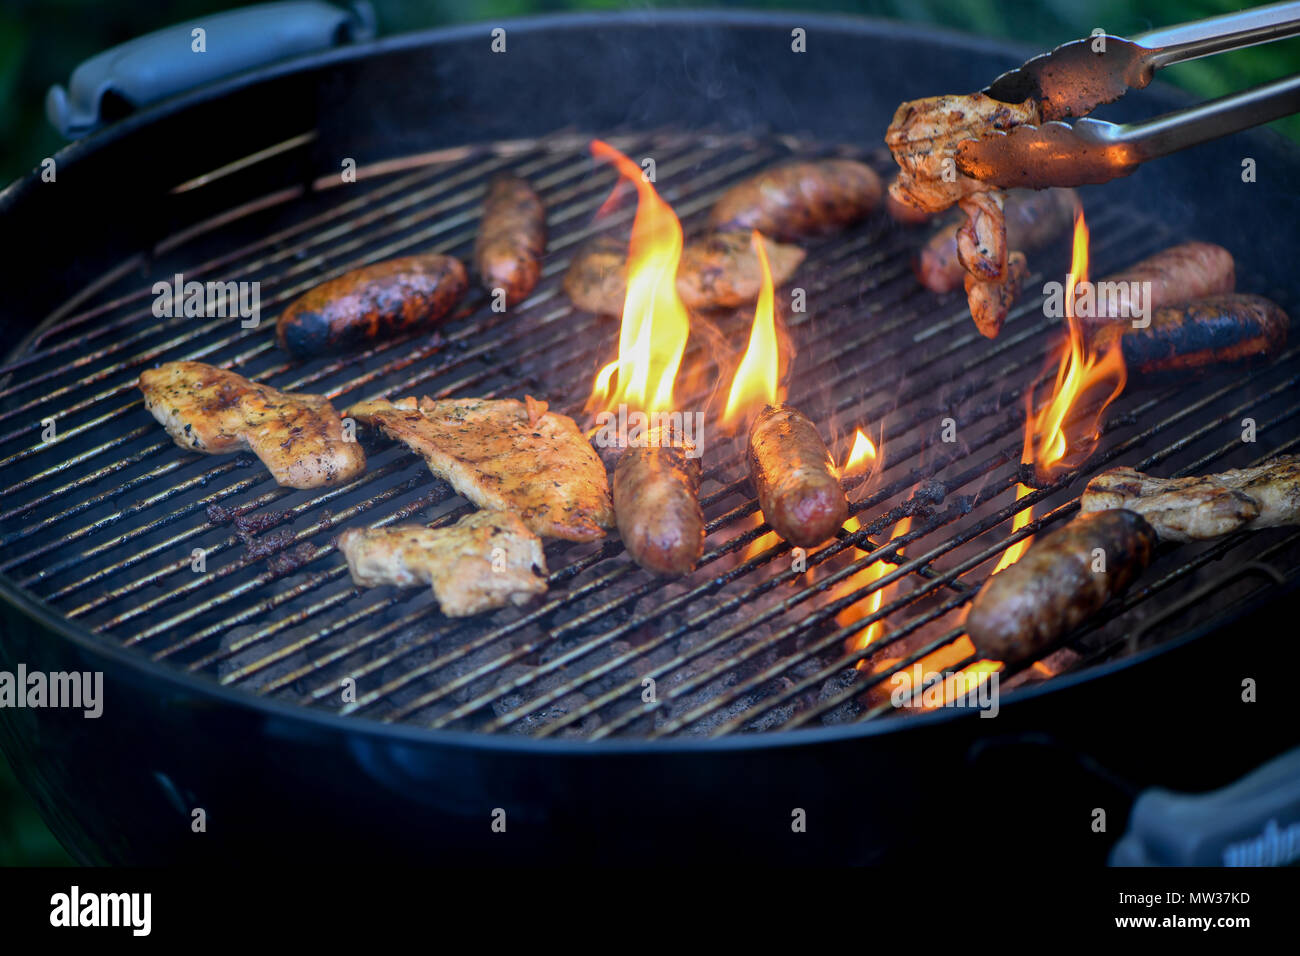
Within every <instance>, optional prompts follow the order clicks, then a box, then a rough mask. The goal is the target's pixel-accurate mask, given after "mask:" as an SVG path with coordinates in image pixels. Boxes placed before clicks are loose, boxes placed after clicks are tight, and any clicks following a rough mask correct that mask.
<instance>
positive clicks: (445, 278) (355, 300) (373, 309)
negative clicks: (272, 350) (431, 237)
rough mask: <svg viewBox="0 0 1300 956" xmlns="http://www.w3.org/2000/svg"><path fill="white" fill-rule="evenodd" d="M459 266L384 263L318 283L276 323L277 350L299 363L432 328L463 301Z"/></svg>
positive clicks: (424, 260) (447, 260)
mask: <svg viewBox="0 0 1300 956" xmlns="http://www.w3.org/2000/svg"><path fill="white" fill-rule="evenodd" d="M468 288H469V280H468V278H467V277H466V275H465V267H464V266H463V265H461V264H460V261H459V260H457V259H453V258H452V257H451V256H440V255H423V256H407V257H406V258H403V259H389V260H388V261H387V262H378V263H376V264H375V265H372V266H366V267H365V268H362V269H357V270H355V271H353V272H349V273H346V274H345V275H341V276H339V277H338V278H337V279H331V280H329V281H328V282H323V283H321V284H320V285H318V286H316V288H314V289H312V290H310V291H309V292H307V293H306V294H305V295H303V296H301V297H300V298H298V299H295V300H294V301H293V302H291V303H290V304H289V307H288V308H286V309H285V310H284V311H283V312H281V313H280V319H279V321H278V322H277V323H276V338H277V340H278V341H279V343H280V348H282V349H284V350H285V351H286V352H288V353H289V354H290V355H293V356H295V357H297V358H302V357H305V356H309V355H320V354H323V353H327V352H341V351H343V350H344V349H347V348H350V347H353V346H357V345H378V344H379V343H381V342H382V341H384V340H385V339H388V338H391V337H393V336H397V335H401V334H403V333H406V332H416V331H423V330H428V329H432V328H434V327H435V326H436V325H437V324H438V321H439V320H440V319H442V318H443V317H444V316H446V315H447V314H448V313H449V312H451V310H452V309H454V308H455V307H456V305H457V303H459V302H460V300H461V299H462V298H464V296H465V290H466V289H468Z"/></svg>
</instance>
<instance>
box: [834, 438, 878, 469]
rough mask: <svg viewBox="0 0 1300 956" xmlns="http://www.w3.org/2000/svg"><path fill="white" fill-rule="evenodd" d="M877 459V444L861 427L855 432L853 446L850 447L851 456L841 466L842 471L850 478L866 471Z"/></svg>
mask: <svg viewBox="0 0 1300 956" xmlns="http://www.w3.org/2000/svg"><path fill="white" fill-rule="evenodd" d="M875 460H876V446H875V444H874V443H873V442H872V441H871V439H870V438H868V437H867V436H866V435H865V434H864V433H863V431H862V429H861V428H859V429H857V430H856V431H855V432H854V435H853V447H852V448H850V449H849V457H848V459H847V460H846V461H845V462H844V465H843V467H841V468H840V473H841V474H842V475H843V476H844V477H845V478H848V477H849V476H851V475H854V474H857V473H858V472H862V471H866V470H867V468H868V466H870V465H872V464H873V463H874V462H875Z"/></svg>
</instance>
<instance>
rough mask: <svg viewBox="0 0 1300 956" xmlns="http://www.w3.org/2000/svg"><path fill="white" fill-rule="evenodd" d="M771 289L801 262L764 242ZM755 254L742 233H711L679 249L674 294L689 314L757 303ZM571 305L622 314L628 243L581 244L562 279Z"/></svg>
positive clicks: (797, 254) (798, 254)
mask: <svg viewBox="0 0 1300 956" xmlns="http://www.w3.org/2000/svg"><path fill="white" fill-rule="evenodd" d="M763 244H764V247H765V249H766V251H767V261H768V266H769V267H770V268H771V270H772V283H773V285H776V286H780V285H784V284H785V283H786V282H788V281H789V280H790V277H791V276H792V275H793V274H794V271H795V269H797V268H798V267H799V264H800V263H801V262H803V260H804V251H803V250H802V249H800V248H799V247H798V246H792V245H787V244H785V243H780V242H773V241H772V240H771V239H767V238H764V239H763ZM760 278H761V274H760V272H759V265H758V254H757V253H756V252H755V251H754V246H753V244H752V242H751V239H750V234H749V233H745V232H711V233H708V234H706V235H704V236H702V237H700V238H699V239H693V240H691V241H690V242H688V243H687V244H686V246H685V248H684V249H682V258H681V262H679V263H678V266H677V294H678V295H680V296H681V298H682V302H683V303H685V305H686V306H687V307H688V308H691V309H700V310H707V309H723V308H725V309H732V308H735V307H736V306H740V305H745V304H746V303H750V302H753V301H755V300H756V299H757V298H758V289H759V284H760ZM564 291H565V294H567V295H568V297H569V299H570V301H572V302H573V304H574V305H576V306H577V307H578V308H580V309H582V310H583V311H586V312H595V313H597V314H599V315H621V314H622V312H623V300H624V299H625V298H626V297H627V244H626V243H624V242H620V241H619V240H617V239H614V238H613V237H611V236H601V237H599V238H597V239H593V240H592V241H590V242H588V243H587V244H586V245H584V246H583V247H582V248H581V249H580V250H579V251H578V253H577V255H576V256H574V259H573V262H572V264H571V265H570V266H569V271H568V272H567V273H565V276H564Z"/></svg>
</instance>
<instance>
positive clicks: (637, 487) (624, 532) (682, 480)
mask: <svg viewBox="0 0 1300 956" xmlns="http://www.w3.org/2000/svg"><path fill="white" fill-rule="evenodd" d="M690 452H693V448H692V447H691V445H690V443H689V442H688V441H686V440H685V439H683V438H680V437H679V436H675V435H673V434H672V433H670V432H669V431H668V430H667V429H660V428H653V429H651V430H650V431H649V433H648V434H647V435H646V437H645V443H644V444H643V445H635V446H631V447H629V448H627V449H626V450H625V451H624V452H623V454H622V456H621V457H620V458H619V460H618V464H617V465H616V466H615V468H614V516H615V518H616V519H617V521H618V533H619V535H620V536H621V537H622V539H623V546H624V547H625V548H627V553H628V554H630V555H631V556H632V560H634V561H635V562H636V563H637V564H639V565H640V566H641V567H643V568H645V569H646V570H647V571H653V572H654V573H655V574H670V575H682V574H689V573H690V572H692V571H694V570H695V565H696V564H697V563H698V562H699V560H700V555H701V554H703V553H704V512H703V510H702V509H701V508H700V497H699V494H700V472H701V467H700V459H699V458H698V457H694V458H693V457H690V455H689V454H688V453H690Z"/></svg>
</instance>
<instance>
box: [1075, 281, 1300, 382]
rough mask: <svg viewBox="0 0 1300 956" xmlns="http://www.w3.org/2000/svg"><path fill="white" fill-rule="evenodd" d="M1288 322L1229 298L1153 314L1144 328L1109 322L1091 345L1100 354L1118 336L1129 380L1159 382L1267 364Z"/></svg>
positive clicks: (1257, 298) (1260, 305)
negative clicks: (1136, 376) (1136, 377)
mask: <svg viewBox="0 0 1300 956" xmlns="http://www.w3.org/2000/svg"><path fill="white" fill-rule="evenodd" d="M1289 321H1290V320H1289V319H1288V318H1287V314H1286V313H1285V312H1283V311H1282V308H1281V307H1280V306H1278V305H1277V304H1276V303H1275V302H1272V301H1271V300H1269V299H1266V298H1264V297H1263V296H1262V295H1246V294H1244V293H1228V294H1226V295H1214V296H1210V297H1209V298H1205V299H1198V300H1196V301H1195V302H1188V303H1187V304H1185V305H1177V306H1166V307H1164V308H1161V309H1156V310H1155V311H1154V312H1153V313H1152V315H1151V323H1150V325H1148V326H1146V327H1145V328H1134V327H1133V325H1132V323H1131V322H1129V321H1128V320H1119V321H1116V322H1111V323H1109V324H1107V325H1103V326H1100V327H1097V328H1096V331H1095V332H1094V333H1093V341H1094V343H1095V346H1096V347H1098V348H1104V347H1105V346H1106V344H1107V343H1108V342H1109V341H1111V340H1113V338H1114V337H1115V336H1116V335H1118V336H1120V337H1121V338H1120V345H1121V347H1122V348H1123V351H1124V366H1125V368H1127V369H1128V371H1129V374H1130V375H1131V374H1133V373H1134V372H1137V373H1139V374H1141V375H1144V376H1153V377H1155V378H1156V379H1157V380H1163V379H1167V378H1169V377H1170V376H1173V375H1181V374H1192V375H1194V374H1197V373H1200V372H1205V371H1207V370H1209V369H1210V368H1212V367H1214V366H1218V365H1239V364H1245V363H1250V362H1256V361H1263V360H1266V359H1269V358H1272V357H1273V356H1275V355H1277V354H1278V353H1279V352H1281V351H1282V349H1283V347H1285V345H1286V335H1287V326H1288V324H1289Z"/></svg>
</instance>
